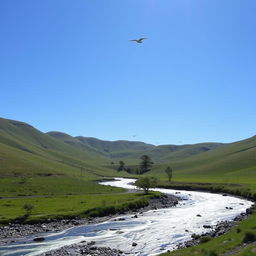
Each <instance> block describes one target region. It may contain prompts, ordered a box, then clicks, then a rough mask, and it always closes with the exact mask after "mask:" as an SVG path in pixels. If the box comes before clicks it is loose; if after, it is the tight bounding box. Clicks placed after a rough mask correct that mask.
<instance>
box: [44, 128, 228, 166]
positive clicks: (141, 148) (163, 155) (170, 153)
mask: <svg viewBox="0 0 256 256" xmlns="http://www.w3.org/2000/svg"><path fill="white" fill-rule="evenodd" d="M47 134H48V135H50V136H52V137H54V138H55V139H58V140H60V141H62V142H64V143H66V144H69V145H72V146H73V147H74V148H80V149H85V150H88V149H90V150H91V151H93V152H95V153H96V152H97V153H98V154H99V155H101V156H105V157H106V158H108V159H111V160H113V161H115V160H117V161H118V160H125V161H127V163H129V164H136V163H137V162H138V161H139V158H140V156H141V155H143V154H146V155H149V156H150V157H151V158H152V159H153V161H154V162H155V163H162V162H166V161H168V160H178V159H184V158H187V157H190V156H192V155H197V154H200V153H203V152H205V151H209V150H212V149H215V148H218V147H221V146H223V145H224V144H222V143H199V144H194V145H161V146H155V145H152V144H146V143H144V142H139V141H125V140H118V141H104V140H99V139H96V138H90V137H82V136H78V137H71V136H70V135H67V134H64V133H61V132H48V133H47Z"/></svg>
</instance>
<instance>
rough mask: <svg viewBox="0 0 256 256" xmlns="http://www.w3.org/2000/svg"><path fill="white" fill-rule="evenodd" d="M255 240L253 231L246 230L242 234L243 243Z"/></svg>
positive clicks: (255, 236)
mask: <svg viewBox="0 0 256 256" xmlns="http://www.w3.org/2000/svg"><path fill="white" fill-rule="evenodd" d="M255 241H256V234H255V233H253V232H250V231H249V232H246V233H245V235H244V240H243V242H244V243H251V242H255Z"/></svg>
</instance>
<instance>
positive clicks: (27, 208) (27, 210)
mask: <svg viewBox="0 0 256 256" xmlns="http://www.w3.org/2000/svg"><path fill="white" fill-rule="evenodd" d="M33 208H34V206H33V205H32V204H24V205H23V209H24V210H25V211H26V215H30V214H31V211H32V210H33Z"/></svg>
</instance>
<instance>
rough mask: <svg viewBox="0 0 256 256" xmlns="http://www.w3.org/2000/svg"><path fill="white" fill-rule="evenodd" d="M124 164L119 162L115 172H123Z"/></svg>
mask: <svg viewBox="0 0 256 256" xmlns="http://www.w3.org/2000/svg"><path fill="white" fill-rule="evenodd" d="M125 169H126V168H125V163H124V161H119V167H118V168H117V170H118V171H119V172H120V171H125Z"/></svg>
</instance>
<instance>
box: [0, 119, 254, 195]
mask: <svg viewBox="0 0 256 256" xmlns="http://www.w3.org/2000/svg"><path fill="white" fill-rule="evenodd" d="M143 154H147V155H149V156H151V157H152V159H153V161H154V162H155V165H154V168H153V170H152V171H151V172H150V173H149V174H150V175H157V176H159V177H160V178H162V179H164V178H165V173H164V169H165V168H166V166H167V165H169V166H172V167H173V168H174V170H175V172H174V174H175V175H174V178H175V179H177V180H181V181H182V180H187V181H188V180H189V181H195V182H196V181H197V180H198V179H200V180H201V181H206V182H207V181H208V180H209V179H210V180H211V181H216V182H224V181H226V182H227V181H230V182H231V181H232V182H245V183H246V182H248V181H249V177H250V176H251V175H255V174H256V137H255V136H254V137H252V138H249V139H246V140H242V141H239V142H234V143H229V144H222V143H199V144H194V145H160V146H155V145H151V144H146V143H143V142H138V141H122V140H120V141H104V140H99V139H96V138H88V137H82V136H78V137H72V136H70V135H68V134H65V133H61V132H48V133H43V132H41V131H39V130H37V129H35V128H34V127H32V126H31V125H29V124H26V123H23V122H19V121H14V120H8V119H3V118H0V177H1V180H0V185H1V186H0V187H1V189H0V194H8V193H10V194H20V193H21V191H22V189H24V188H22V186H17V188H16V189H14V190H13V188H12V186H8V184H9V182H10V183H11V184H14V185H15V184H19V183H22V182H23V181H24V179H26V183H27V184H31V186H32V187H35V186H36V185H35V186H34V185H33V184H37V185H38V187H40V186H41V187H43V184H44V183H45V181H47V184H48V185H47V189H43V188H41V189H39V190H36V189H30V191H29V189H26V191H27V192H26V193H27V194H34V193H40V191H41V190H42V191H44V193H52V192H51V191H55V190H56V191H57V190H58V189H57V188H56V186H55V185H56V184H57V185H58V184H59V186H60V187H61V186H63V189H64V187H66V186H70V187H74V191H76V189H75V187H76V185H75V184H77V183H79V182H80V181H84V182H85V181H89V180H95V179H97V178H99V177H102V176H112V177H113V176H117V175H127V174H126V173H123V172H122V173H118V172H117V171H116V170H115V169H116V166H117V164H118V161H119V160H123V161H125V162H126V163H127V165H130V166H136V165H137V164H138V163H139V161H140V159H139V158H140V156H141V155H143ZM113 163H114V164H113ZM49 176H51V179H47V177H49ZM22 179H23V180H22ZM27 180H29V182H30V183H29V182H28V181H27ZM15 182H16V183H15ZM70 182H71V183H72V184H73V185H72V184H71V183H70ZM50 183H51V184H52V185H53V186H55V189H52V190H51V189H50V190H49V188H48V187H49V186H50ZM69 183H70V184H69ZM63 184H64V185H63ZM65 184H66V185H65ZM68 184H69V185H68ZM79 184H80V183H79ZM79 186H80V185H79ZM79 186H78V187H79ZM18 187H20V189H18ZM27 188H29V186H27ZM11 190H13V192H11ZM35 191H37V192H35ZM42 191H41V192H42ZM23 193H24V191H23ZM26 193H25V194H26Z"/></svg>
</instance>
